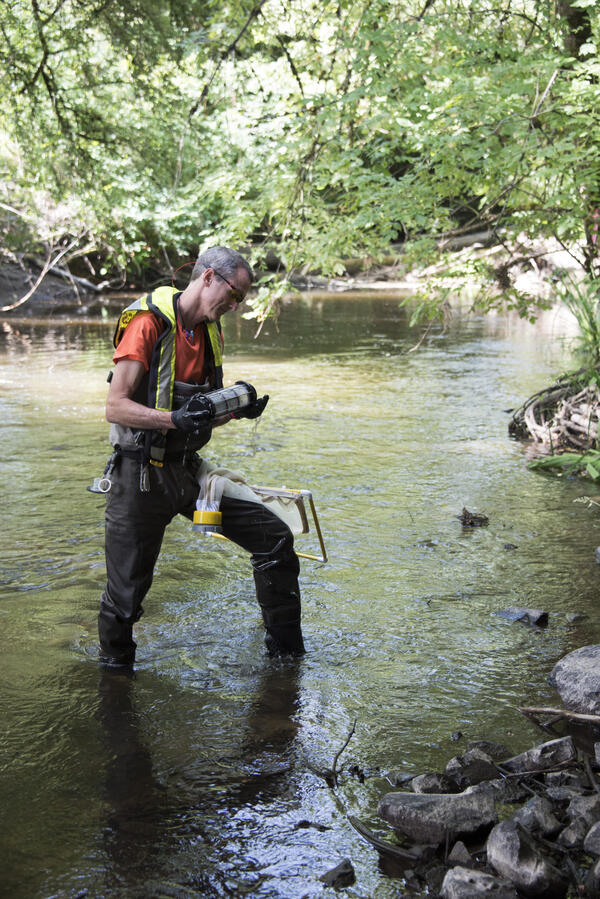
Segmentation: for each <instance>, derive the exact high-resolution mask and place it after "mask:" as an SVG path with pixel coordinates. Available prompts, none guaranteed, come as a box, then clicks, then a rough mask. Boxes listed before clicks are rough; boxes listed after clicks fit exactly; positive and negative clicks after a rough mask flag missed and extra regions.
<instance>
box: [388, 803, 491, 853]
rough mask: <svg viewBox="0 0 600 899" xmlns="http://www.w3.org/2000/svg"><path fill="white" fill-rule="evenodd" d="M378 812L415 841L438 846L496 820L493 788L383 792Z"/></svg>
mask: <svg viewBox="0 0 600 899" xmlns="http://www.w3.org/2000/svg"><path fill="white" fill-rule="evenodd" d="M377 811H378V813H379V814H380V815H381V817H382V818H384V819H385V820H386V821H387V822H388V823H389V824H391V825H392V826H393V827H395V828H396V829H397V830H399V831H400V832H401V833H403V834H406V836H408V837H410V838H411V839H413V840H414V841H415V842H417V843H420V842H422V843H435V844H437V845H439V844H440V843H443V842H444V841H445V840H446V839H447V838H448V839H452V838H454V837H457V836H459V835H460V834H471V833H476V832H477V831H478V830H481V829H482V828H484V827H490V826H491V825H492V824H494V823H495V822H496V821H497V817H496V809H495V803H494V794H493V791H483V790H482V791H480V792H472V793H469V792H467V791H465V792H464V793H429V794H420V793H386V795H385V796H384V797H383V798H382V799H381V801H380V803H379V807H378V809H377Z"/></svg>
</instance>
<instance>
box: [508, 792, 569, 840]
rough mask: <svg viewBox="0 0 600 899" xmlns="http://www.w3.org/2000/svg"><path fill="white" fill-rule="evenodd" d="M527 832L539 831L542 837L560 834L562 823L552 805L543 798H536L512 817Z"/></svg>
mask: <svg viewBox="0 0 600 899" xmlns="http://www.w3.org/2000/svg"><path fill="white" fill-rule="evenodd" d="M512 820H513V821H517V822H518V823H519V824H521V825H522V826H523V827H524V828H525V829H526V830H531V831H538V832H539V833H541V834H542V836H550V835H551V834H553V833H558V831H559V830H560V828H561V823H560V821H559V820H558V818H557V817H556V815H555V814H554V812H553V810H552V803H551V802H548V800H547V799H546V798H545V797H543V796H534V797H533V799H531V800H530V801H529V802H528V803H527V805H524V806H523V808H522V809H519V811H518V812H516V813H515V814H514V815H513V816H512Z"/></svg>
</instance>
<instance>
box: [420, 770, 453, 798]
mask: <svg viewBox="0 0 600 899" xmlns="http://www.w3.org/2000/svg"><path fill="white" fill-rule="evenodd" d="M410 788H411V790H412V791H413V793H457V792H458V787H457V786H456V781H454V780H452V778H451V777H448V776H447V775H446V774H438V773H437V772H435V771H430V772H428V773H427V774H419V775H418V776H417V777H413V779H412V780H411V782H410Z"/></svg>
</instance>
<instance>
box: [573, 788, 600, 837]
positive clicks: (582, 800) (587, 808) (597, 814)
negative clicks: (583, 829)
mask: <svg viewBox="0 0 600 899" xmlns="http://www.w3.org/2000/svg"><path fill="white" fill-rule="evenodd" d="M567 816H568V818H569V821H571V822H572V823H573V824H576V823H577V822H579V821H582V822H583V823H584V824H585V825H586V826H587V827H588V829H589V828H590V827H591V826H592V824H595V823H596V822H597V821H600V794H598V793H594V795H593V796H576V797H575V798H574V799H572V800H571V801H570V803H569V807H568V808H567Z"/></svg>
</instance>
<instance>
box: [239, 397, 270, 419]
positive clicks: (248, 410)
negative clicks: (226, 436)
mask: <svg viewBox="0 0 600 899" xmlns="http://www.w3.org/2000/svg"><path fill="white" fill-rule="evenodd" d="M268 402H269V394H268V393H265V395H264V396H260V397H259V398H258V399H257V400H255V401H254V402H253V403H251V404H250V405H249V406H244V408H243V409H240V410H239V411H238V412H236V413H235V417H236V418H259V416H261V415H262V414H263V412H264V411H265V406H266V405H267V403H268Z"/></svg>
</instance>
